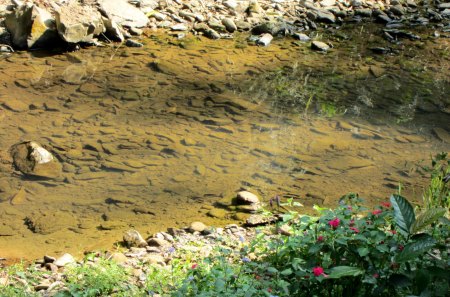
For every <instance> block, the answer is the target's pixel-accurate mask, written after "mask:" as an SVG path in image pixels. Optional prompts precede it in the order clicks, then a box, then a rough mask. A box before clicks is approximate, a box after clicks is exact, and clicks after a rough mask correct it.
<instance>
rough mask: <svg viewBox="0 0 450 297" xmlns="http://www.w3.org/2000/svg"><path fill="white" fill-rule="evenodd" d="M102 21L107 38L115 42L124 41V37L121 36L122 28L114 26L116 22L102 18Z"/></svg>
mask: <svg viewBox="0 0 450 297" xmlns="http://www.w3.org/2000/svg"><path fill="white" fill-rule="evenodd" d="M102 20H103V25H104V26H105V29H106V35H107V36H108V38H110V39H112V40H117V41H120V42H122V41H124V40H125V37H124V36H123V33H122V28H121V27H120V26H119V25H117V24H116V22H114V21H113V20H111V19H108V18H104V17H103V18H102Z"/></svg>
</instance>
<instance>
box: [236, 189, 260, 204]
mask: <svg viewBox="0 0 450 297" xmlns="http://www.w3.org/2000/svg"><path fill="white" fill-rule="evenodd" d="M237 199H238V202H241V203H246V204H252V203H259V198H258V196H256V195H255V194H253V193H250V192H248V191H240V192H239V193H237Z"/></svg>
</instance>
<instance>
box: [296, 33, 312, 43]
mask: <svg viewBox="0 0 450 297" xmlns="http://www.w3.org/2000/svg"><path fill="white" fill-rule="evenodd" d="M293 37H294V38H295V39H298V40H300V41H303V42H306V41H310V40H311V38H310V37H309V36H308V35H306V34H305V33H298V32H296V33H294V35H293Z"/></svg>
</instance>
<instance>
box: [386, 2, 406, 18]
mask: <svg viewBox="0 0 450 297" xmlns="http://www.w3.org/2000/svg"><path fill="white" fill-rule="evenodd" d="M389 11H391V12H392V13H393V14H395V15H397V16H402V15H404V14H405V12H406V11H405V8H404V7H403V6H401V5H394V6H391V8H390V9H389Z"/></svg>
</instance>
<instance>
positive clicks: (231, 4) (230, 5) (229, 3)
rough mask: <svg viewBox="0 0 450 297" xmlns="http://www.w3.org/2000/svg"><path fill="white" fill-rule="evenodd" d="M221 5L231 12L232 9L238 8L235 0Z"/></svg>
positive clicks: (228, 0) (229, 0)
mask: <svg viewBox="0 0 450 297" xmlns="http://www.w3.org/2000/svg"><path fill="white" fill-rule="evenodd" d="M222 4H223V5H224V6H225V7H227V8H229V9H231V10H234V9H236V7H238V4H237V2H236V1H235V0H227V1H224V2H223V3H222Z"/></svg>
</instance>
